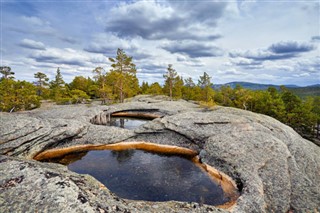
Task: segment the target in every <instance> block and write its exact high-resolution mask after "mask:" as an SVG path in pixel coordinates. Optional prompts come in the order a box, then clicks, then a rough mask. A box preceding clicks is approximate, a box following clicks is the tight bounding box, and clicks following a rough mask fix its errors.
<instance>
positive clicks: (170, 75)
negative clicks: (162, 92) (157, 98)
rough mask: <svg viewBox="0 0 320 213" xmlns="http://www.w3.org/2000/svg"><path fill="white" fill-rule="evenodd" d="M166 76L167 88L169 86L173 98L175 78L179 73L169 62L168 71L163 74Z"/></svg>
mask: <svg viewBox="0 0 320 213" xmlns="http://www.w3.org/2000/svg"><path fill="white" fill-rule="evenodd" d="M163 77H164V78H165V86H164V87H165V88H169V96H170V99H171V100H172V91H173V87H174V84H175V80H176V78H177V77H178V74H177V72H176V70H175V69H173V68H172V64H168V68H167V73H166V74H164V75H163Z"/></svg>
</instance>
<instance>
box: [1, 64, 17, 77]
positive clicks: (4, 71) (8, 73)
mask: <svg viewBox="0 0 320 213" xmlns="http://www.w3.org/2000/svg"><path fill="white" fill-rule="evenodd" d="M0 73H1V74H2V75H3V76H2V79H14V76H13V75H14V72H12V71H11V67H7V66H1V67H0Z"/></svg>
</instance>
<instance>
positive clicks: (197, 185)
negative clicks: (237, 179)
mask: <svg viewBox="0 0 320 213" xmlns="http://www.w3.org/2000/svg"><path fill="white" fill-rule="evenodd" d="M68 159H70V158H68ZM70 162H71V163H70V164H69V165H68V167H69V169H70V170H72V171H75V172H77V173H81V174H90V175H92V176H94V177H95V178H96V179H98V180H99V181H100V182H102V183H103V184H104V185H106V187H107V188H108V189H110V190H111V191H112V192H114V193H115V194H117V195H118V196H119V197H122V198H127V199H132V200H147V201H169V200H176V201H186V202H190V201H192V202H198V203H205V204H210V205H220V204H223V203H225V202H227V201H228V198H226V197H224V193H223V190H222V189H221V187H219V186H218V185H217V184H216V183H214V182H213V181H212V180H211V179H210V177H209V176H208V174H207V173H205V172H203V171H202V170H201V169H200V168H199V167H197V166H196V165H195V164H194V163H193V162H191V161H190V160H188V159H186V158H183V157H180V156H172V155H171V156H166V155H158V154H154V153H149V152H145V151H140V150H125V151H110V150H102V151H101V150H100V151H89V152H88V153H87V155H85V156H84V157H82V159H81V160H79V161H75V162H72V161H70Z"/></svg>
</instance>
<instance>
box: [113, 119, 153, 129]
mask: <svg viewBox="0 0 320 213" xmlns="http://www.w3.org/2000/svg"><path fill="white" fill-rule="evenodd" d="M148 121H149V120H142V119H136V118H124V117H113V118H111V122H110V126H116V127H121V128H124V129H135V128H137V127H139V126H141V125H143V124H145V123H147V122H148Z"/></svg>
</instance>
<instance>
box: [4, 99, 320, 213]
mask: <svg viewBox="0 0 320 213" xmlns="http://www.w3.org/2000/svg"><path fill="white" fill-rule="evenodd" d="M147 109H152V110H153V111H156V112H157V113H160V114H161V117H159V118H156V119H154V120H152V121H150V122H147V123H146V124H144V125H143V126H140V127H138V128H137V129H135V130H126V129H121V128H117V127H110V126H105V125H94V124H92V123H90V120H91V121H92V119H94V118H97V117H99V116H100V117H101V116H106V115H107V114H110V113H115V112H119V111H128V110H129V111H130V110H133V111H134V110H142V111H143V110H147ZM100 117H99V118H100ZM0 121H1V122H0V154H1V155H2V156H1V158H0V169H1V171H2V173H3V175H1V176H0V191H1V194H0V203H1V204H0V211H1V212H16V211H27V212H28V211H29V212H30V211H31V212H35V211H41V212H43V211H48V212H58V211H60V212H61V211H64V212H78V211H79V212H85V211H86V212H116V211H120V212H208V211H211V212H225V211H226V210H223V209H219V208H216V207H212V206H206V205H199V204H195V203H181V202H164V203H156V202H144V201H129V200H124V199H121V198H118V197H117V196H115V195H114V194H112V193H111V192H110V191H109V190H108V189H106V188H105V187H103V186H101V184H100V183H99V182H98V181H96V180H95V179H94V178H92V177H90V176H84V175H79V174H76V173H73V172H70V171H69V170H67V168H66V167H64V166H61V165H56V164H49V163H40V162H36V161H33V160H32V158H33V157H34V156H35V155H36V154H38V153H39V152H41V151H44V150H48V149H52V148H63V147H71V146H74V145H81V144H112V143H117V142H124V141H126V142H130V141H147V142H152V143H158V144H166V145H176V146H181V147H186V148H191V149H193V150H195V151H197V152H198V153H199V156H200V158H201V160H202V161H203V162H205V163H207V164H209V165H211V166H213V167H215V168H217V169H219V170H220V171H222V172H224V173H226V174H227V175H229V176H230V177H232V178H233V179H234V180H235V181H236V183H237V184H238V187H239V189H240V190H241V196H240V197H239V199H238V201H237V203H236V205H235V206H234V207H233V208H231V209H228V210H227V211H230V212H289V211H294V212H295V211H297V212H317V211H318V212H319V211H320V196H319V195H320V182H319V177H320V148H319V147H318V146H316V145H315V144H313V143H312V142H310V141H307V140H305V139H303V138H302V137H301V136H300V135H298V134H297V133H296V132H295V131H293V130H292V129H291V128H290V127H288V126H286V125H284V124H282V123H280V122H279V121H277V120H275V119H273V118H270V117H268V116H264V115H261V114H256V113H251V112H248V111H243V110H239V109H234V108H226V107H215V108H213V109H205V108H201V107H199V106H198V105H196V104H194V103H190V102H186V101H169V100H168V99H167V98H164V97H152V96H138V97H135V98H133V99H131V100H130V102H127V103H123V104H118V105H112V106H95V105H92V106H88V105H75V106H55V107H54V108H51V109H50V108H49V109H38V110H34V111H30V112H24V113H13V114H8V113H0ZM26 192H29V193H31V194H28V193H26ZM21 196H22V197H21Z"/></svg>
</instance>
